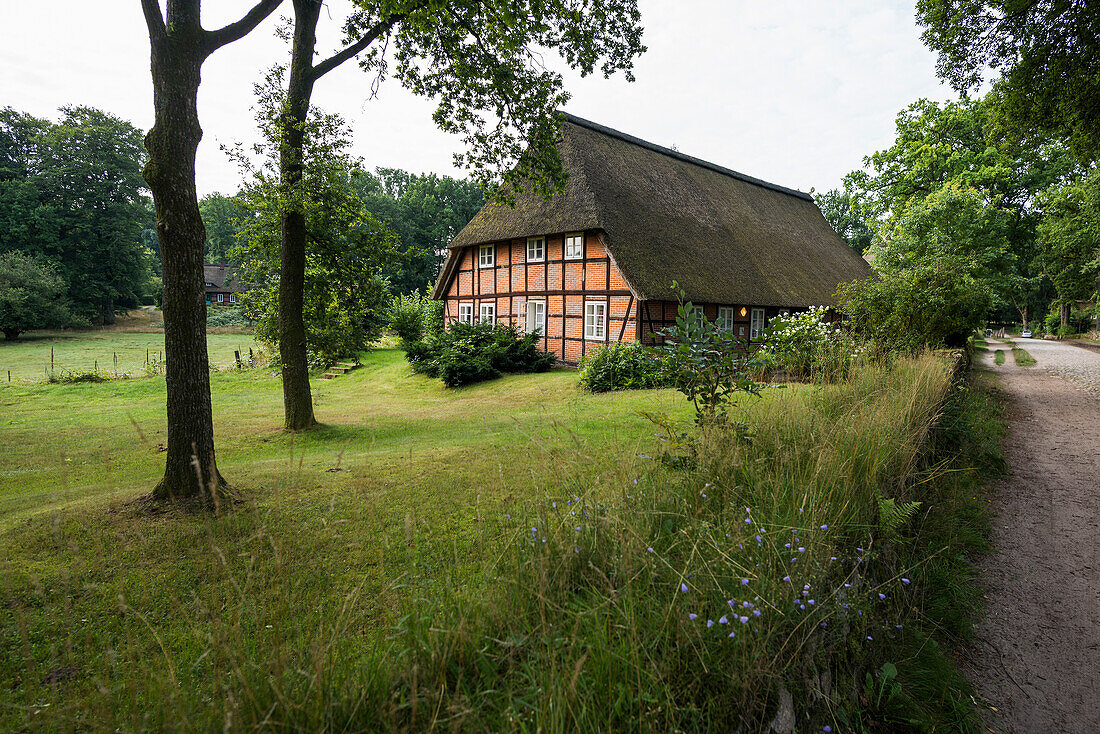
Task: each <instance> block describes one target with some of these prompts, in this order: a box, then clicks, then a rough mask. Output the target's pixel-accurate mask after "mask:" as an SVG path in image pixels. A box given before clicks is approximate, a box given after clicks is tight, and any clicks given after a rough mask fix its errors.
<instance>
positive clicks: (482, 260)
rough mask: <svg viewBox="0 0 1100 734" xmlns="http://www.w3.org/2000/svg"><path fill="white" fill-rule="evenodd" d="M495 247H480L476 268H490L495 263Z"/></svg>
mask: <svg viewBox="0 0 1100 734" xmlns="http://www.w3.org/2000/svg"><path fill="white" fill-rule="evenodd" d="M496 249H497V248H496V245H482V246H481V248H480V249H479V250H478V259H477V266H478V267H479V268H491V267H493V264H494V263H495V262H496V257H495V256H496Z"/></svg>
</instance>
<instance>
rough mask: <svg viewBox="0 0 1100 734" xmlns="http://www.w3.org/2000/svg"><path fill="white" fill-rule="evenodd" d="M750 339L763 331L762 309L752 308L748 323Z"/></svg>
mask: <svg viewBox="0 0 1100 734" xmlns="http://www.w3.org/2000/svg"><path fill="white" fill-rule="evenodd" d="M750 326H751V329H750V335H749V338H750V339H759V338H760V335H761V334H763V333H764V309H762V308H754V309H753V310H752V321H751V323H750Z"/></svg>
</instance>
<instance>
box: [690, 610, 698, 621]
mask: <svg viewBox="0 0 1100 734" xmlns="http://www.w3.org/2000/svg"><path fill="white" fill-rule="evenodd" d="M698 618H699V615H698V614H696V613H695V612H691V613H690V614H688V619H690V620H691V621H692V622H694V621H695V620H696V619H698Z"/></svg>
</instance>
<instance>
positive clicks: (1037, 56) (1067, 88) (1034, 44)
mask: <svg viewBox="0 0 1100 734" xmlns="http://www.w3.org/2000/svg"><path fill="white" fill-rule="evenodd" d="M917 20H918V22H919V23H920V24H921V25H923V26H924V28H925V31H924V33H923V35H922V38H923V39H924V42H925V44H926V45H928V47H929V48H931V49H932V50H933V51H935V52H936V53H937V54H938V63H937V67H936V68H937V71H938V73H939V75H940V77H942V78H943V79H945V80H947V81H948V82H950V83H951V84H952V85H953V86H954V87H955V88H956V89H957V90H958V91H960V92H966V91H968V90H973V89H976V88H978V87H979V86H980V85H981V83H982V82H983V81H984V80H986V79H988V77H990V76H996V83H995V85H994V99H995V100H996V102H997V104H998V107H999V108H1000V110H1001V111H1002V112H1003V114H1004V116H1005V120H1004V121H1005V125H1004V127H1005V129H1006V130H1009V131H1011V132H1013V133H1014V134H1016V135H1020V136H1024V135H1027V134H1028V133H1035V132H1043V133H1046V134H1048V135H1054V136H1057V137H1061V138H1066V139H1068V140H1069V141H1070V144H1071V146H1072V147H1073V149H1074V151H1075V152H1077V153H1078V155H1080V156H1081V157H1082V158H1084V159H1087V160H1096V159H1097V158H1098V157H1100V105H1098V104H1097V102H1096V100H1098V99H1100V5H1098V4H1097V3H1095V2H1091V1H1090V0H1038V1H1036V0H918V1H917Z"/></svg>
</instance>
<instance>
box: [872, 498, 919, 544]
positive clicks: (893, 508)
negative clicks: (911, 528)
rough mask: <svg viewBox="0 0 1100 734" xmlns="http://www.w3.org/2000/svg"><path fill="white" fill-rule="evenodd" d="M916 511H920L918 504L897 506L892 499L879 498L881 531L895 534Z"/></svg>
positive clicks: (905, 503) (908, 503) (906, 503)
mask: <svg viewBox="0 0 1100 734" xmlns="http://www.w3.org/2000/svg"><path fill="white" fill-rule="evenodd" d="M918 509H920V502H903V503H901V504H898V503H897V502H895V501H894V499H893V498H892V497H891V498H889V499H888V498H885V497H881V496H880V497H879V498H878V515H879V523H880V524H881V525H882V529H883V531H885V532H886V533H887V534H889V535H892V534H894V533H896V532H897V531H898V530H899V529H900V528H901V527H902V526H903V525H905V524H906V523H908V522H909V521H910V520H912V519H913V516H914V515H915V514H917V510H918Z"/></svg>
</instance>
